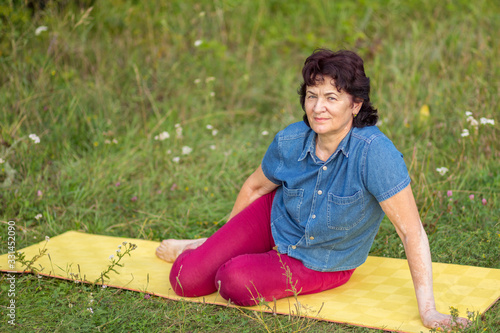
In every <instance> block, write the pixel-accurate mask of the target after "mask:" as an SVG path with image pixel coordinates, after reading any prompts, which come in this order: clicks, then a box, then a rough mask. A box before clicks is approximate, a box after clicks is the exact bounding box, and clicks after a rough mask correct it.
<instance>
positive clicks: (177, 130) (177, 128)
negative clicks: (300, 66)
mask: <svg viewBox="0 0 500 333" xmlns="http://www.w3.org/2000/svg"><path fill="white" fill-rule="evenodd" d="M175 133H176V137H177V139H181V138H182V127H181V124H175Z"/></svg>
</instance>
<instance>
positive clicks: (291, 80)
mask: <svg viewBox="0 0 500 333" xmlns="http://www.w3.org/2000/svg"><path fill="white" fill-rule="evenodd" d="M43 2H44V1H26V2H25V1H14V0H9V1H6V2H2V4H0V222H1V225H0V227H1V231H0V253H2V254H3V253H6V252H8V230H9V228H8V226H9V221H13V222H10V224H11V225H15V228H14V229H13V230H15V239H16V244H15V246H16V248H17V249H21V248H23V247H25V246H28V245H31V244H34V243H38V242H40V241H42V240H43V239H44V238H45V237H46V236H49V237H53V236H56V235H58V234H61V233H63V232H65V231H68V230H78V231H82V232H88V233H95V234H102V235H110V236H126V237H134V238H141V239H149V240H155V241H160V240H162V239H164V238H177V237H180V238H199V237H207V236H209V235H211V234H212V233H213V232H214V231H215V230H217V229H218V228H219V227H220V226H221V225H223V224H224V223H225V221H226V219H227V217H228V214H229V212H230V211H231V208H232V204H233V202H234V199H235V198H236V195H237V193H238V191H239V188H240V187H241V185H242V184H243V182H244V180H245V179H246V177H248V176H249V175H250V174H251V173H252V172H253V170H255V168H256V167H257V166H258V165H259V163H260V161H261V159H262V157H263V155H264V153H265V151H266V149H267V147H268V145H269V144H270V142H271V141H272V139H273V136H274V135H275V134H276V133H277V132H278V131H279V130H281V129H283V128H284V127H285V126H287V125H288V124H290V123H293V122H296V121H300V120H301V119H302V114H303V111H302V109H301V108H300V105H299V99H298V95H297V88H298V87H299V84H300V80H301V75H300V70H301V68H302V64H303V62H304V60H305V58H306V57H307V56H308V55H309V54H310V53H312V51H313V50H314V49H315V48H318V47H326V48H330V49H351V50H354V51H356V52H358V53H359V54H360V55H361V56H362V57H363V58H364V59H365V70H366V72H367V75H368V76H369V77H370V79H371V84H372V93H371V99H372V102H373V103H374V105H375V107H376V108H378V110H379V114H380V122H379V124H378V126H379V127H380V129H381V130H382V131H383V132H384V133H386V134H387V136H388V137H389V138H390V139H391V140H392V141H393V142H394V143H395V145H396V147H397V148H398V149H399V150H400V151H401V152H402V153H403V154H404V157H405V162H406V164H407V166H408V169H409V171H410V175H411V178H412V188H413V191H414V194H415V197H416V200H417V204H418V206H419V210H420V214H421V217H422V222H423V223H424V226H425V229H426V231H427V233H428V235H429V241H430V246H431V252H432V257H433V261H435V262H443V263H453V264H463V265H472V266H481V267H490V268H500V220H499V216H500V172H499V170H500V163H499V161H500V143H499V142H500V137H499V133H500V131H499V125H498V122H499V121H500V117H499V115H500V101H499V94H500V85H499V82H500V41H499V38H498V32H499V31H500V3H499V2H498V1H495V0H477V1H474V2H470V1H465V0H461V1H459V0H457V1H439V2H437V1H432V0H422V1H417V0H409V1H404V2H403V1H393V0H383V1H361V0H359V1H344V0H342V1H327V0H325V1H320V0H307V1H298V0H294V1H279V0H269V1H264V0H259V1H244V0H214V1H202V0H201V1H194V0H183V1H181V0H172V1H133V0H129V1H126V0H109V1H92V0H80V1H70V0H60V1H55V0H54V1H45V2H46V6H45V7H43V8H42V7H41V6H40V3H43ZM25 3H31V4H35V5H34V6H32V7H29V6H27V5H25ZM89 246H91V244H89ZM132 255H133V253H132ZM371 255H374V256H386V257H392V258H404V257H405V254H404V251H403V250H402V247H401V241H400V240H399V238H398V236H397V234H396V232H395V230H394V227H393V226H392V225H391V223H390V222H389V221H388V220H387V219H384V221H383V222H382V226H381V228H380V231H379V234H378V235H377V238H376V240H375V243H374V244H373V247H372V250H371ZM125 264H126V263H125ZM0 287H1V289H2V307H0V315H1V320H0V330H3V331H9V330H11V329H12V327H11V326H10V325H9V324H8V323H7V319H6V318H7V309H6V305H7V302H8V298H7V297H6V295H7V291H8V281H7V280H6V275H0ZM89 309H90V310H89ZM16 311H17V312H16V314H17V316H16V325H17V328H18V329H19V331H22V332H70V331H82V332H86V331H104V332H114V331H120V332H121V331H152V332H156V331H176V332H177V331H180V332H206V331H218V332H219V331H220V332H234V331H241V332H266V331H267V332H268V331H272V332H295V331H306V332H324V331H336V332H375V330H370V329H366V328H359V327H353V326H346V325H338V324H333V323H325V322H319V321H313V320H308V319H301V318H298V317H287V316H273V315H262V314H261V315H260V316H254V314H253V313H251V312H247V311H245V310H238V309H231V308H224V307H218V306H210V305H197V304H192V303H187V302H173V301H169V300H165V299H161V298H156V297H145V295H144V294H140V293H134V292H129V291H124V290H114V289H111V288H107V289H103V288H99V287H97V286H92V285H75V284H74V283H69V282H65V281H60V280H55V279H50V278H38V277H37V276H36V275H31V274H26V275H23V276H20V277H18V279H17V290H16ZM461 315H465V314H461ZM498 327H500V303H499V302H497V303H496V305H495V306H494V307H493V308H492V309H490V310H489V311H488V312H487V313H486V315H485V316H483V317H482V318H478V319H477V320H476V322H475V323H474V325H473V327H472V328H471V329H470V330H469V331H471V332H483V331H488V332H494V330H495V329H498Z"/></svg>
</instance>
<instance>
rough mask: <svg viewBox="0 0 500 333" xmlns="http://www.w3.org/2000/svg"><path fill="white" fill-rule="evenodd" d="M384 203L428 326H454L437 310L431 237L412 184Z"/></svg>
mask: <svg viewBox="0 0 500 333" xmlns="http://www.w3.org/2000/svg"><path fill="white" fill-rule="evenodd" d="M380 206H381V207H382V209H383V210H384V212H385V214H386V215H387V217H389V219H390V220H391V222H392V224H393V225H394V227H395V228H396V231H397V233H398V235H399V237H400V238H401V240H402V242H403V245H404V248H405V252H406V257H407V258H408V265H409V266H410V272H411V276H412V279H413V286H414V288H415V294H416V297H417V302H418V311H419V313H420V318H421V319H422V322H423V324H424V325H425V326H426V327H428V328H435V327H443V328H444V327H450V326H451V325H453V323H452V317H451V316H449V315H445V314H442V313H440V312H438V311H437V310H436V304H435V302H434V291H433V289H432V261H431V253H430V249H429V241H428V239H427V235H426V233H425V230H424V228H423V226H422V223H421V221H420V217H419V214H418V209H417V205H416V203H415V198H414V197H413V193H412V191H411V186H410V185H408V186H407V187H406V188H405V189H404V190H402V191H401V192H399V193H398V194H396V195H394V196H392V197H391V198H389V199H387V200H384V201H382V202H381V203H380ZM467 323H468V320H467V319H465V318H458V322H457V324H458V325H463V326H465V325H467Z"/></svg>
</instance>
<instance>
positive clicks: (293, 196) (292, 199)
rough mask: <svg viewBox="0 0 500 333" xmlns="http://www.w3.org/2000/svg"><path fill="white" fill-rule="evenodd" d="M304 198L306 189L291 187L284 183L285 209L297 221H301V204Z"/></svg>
mask: <svg viewBox="0 0 500 333" xmlns="http://www.w3.org/2000/svg"><path fill="white" fill-rule="evenodd" d="M303 198H304V189H301V188H299V189H289V188H288V187H286V186H285V185H283V199H284V200H283V201H284V202H285V209H286V211H287V212H288V214H289V215H290V217H291V218H292V219H294V220H295V222H297V223H300V206H301V205H302V200H303Z"/></svg>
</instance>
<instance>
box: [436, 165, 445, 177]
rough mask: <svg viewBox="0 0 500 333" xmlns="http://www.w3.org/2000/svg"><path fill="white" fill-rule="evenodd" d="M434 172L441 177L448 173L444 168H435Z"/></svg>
mask: <svg viewBox="0 0 500 333" xmlns="http://www.w3.org/2000/svg"><path fill="white" fill-rule="evenodd" d="M436 171H437V172H438V173H439V174H440V175H441V176H444V175H445V174H446V173H447V172H448V168H445V167H441V168H437V169H436Z"/></svg>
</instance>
